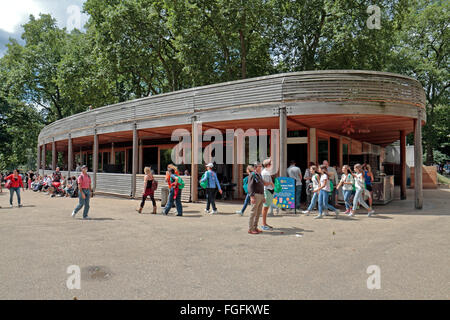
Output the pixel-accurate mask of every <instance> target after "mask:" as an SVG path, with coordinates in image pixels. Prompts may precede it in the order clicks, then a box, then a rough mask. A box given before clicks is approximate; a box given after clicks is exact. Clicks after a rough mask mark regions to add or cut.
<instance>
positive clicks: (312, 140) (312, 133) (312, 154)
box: [308, 128, 317, 165]
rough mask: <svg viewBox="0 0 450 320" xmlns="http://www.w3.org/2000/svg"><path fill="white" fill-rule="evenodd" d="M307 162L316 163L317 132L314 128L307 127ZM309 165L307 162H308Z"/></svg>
mask: <svg viewBox="0 0 450 320" xmlns="http://www.w3.org/2000/svg"><path fill="white" fill-rule="evenodd" d="M308 143H309V162H314V163H317V158H316V154H317V132H316V128H310V129H309V141H308ZM308 165H309V163H308Z"/></svg>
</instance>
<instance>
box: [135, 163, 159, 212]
mask: <svg viewBox="0 0 450 320" xmlns="http://www.w3.org/2000/svg"><path fill="white" fill-rule="evenodd" d="M144 173H145V177H144V190H143V192H142V202H141V206H140V207H139V208H138V209H137V210H136V211H137V212H139V213H142V209H144V205H145V200H147V197H148V196H150V199H151V200H152V204H153V212H152V213H153V214H156V201H155V190H156V188H157V186H158V182H157V181H156V180H155V179H154V178H153V174H152V171H151V170H150V168H149V167H145V168H144Z"/></svg>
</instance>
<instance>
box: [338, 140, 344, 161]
mask: <svg viewBox="0 0 450 320" xmlns="http://www.w3.org/2000/svg"><path fill="white" fill-rule="evenodd" d="M343 165H344V146H343V139H342V137H341V136H339V167H340V168H342V166H343Z"/></svg>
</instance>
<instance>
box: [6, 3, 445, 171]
mask: <svg viewBox="0 0 450 320" xmlns="http://www.w3.org/2000/svg"><path fill="white" fill-rule="evenodd" d="M373 4H376V5H378V6H379V7H380V9H381V21H380V22H381V28H379V29H370V28H368V27H367V20H368V18H369V16H370V15H371V14H372V12H368V7H369V6H370V5H373ZM84 11H85V12H86V13H87V14H88V15H89V17H90V18H89V21H88V23H87V24H86V26H85V31H84V32H81V31H79V30H74V31H72V32H70V33H69V32H67V31H66V30H65V29H60V28H58V27H57V24H56V21H55V20H54V19H53V18H52V17H51V16H50V15H40V16H39V17H38V18H35V17H33V16H31V17H30V20H29V21H28V22H27V23H26V24H25V25H24V32H23V34H22V38H23V40H24V41H25V44H24V45H21V44H19V43H18V42H17V41H15V40H13V39H11V41H10V42H9V44H8V50H7V52H6V54H5V56H3V57H2V58H1V59H0V138H1V142H2V143H1V145H0V167H1V166H3V167H4V166H5V165H12V164H15V165H18V164H21V163H26V162H27V161H28V159H27V156H29V157H30V159H31V157H35V154H36V152H34V151H33V150H32V149H33V148H35V145H36V140H37V134H38V132H39V129H40V128H41V127H42V125H45V124H48V123H51V122H53V121H55V120H57V119H61V118H63V117H66V116H69V115H72V114H74V113H78V112H81V111H84V110H86V109H87V108H88V107H89V106H93V107H94V108H95V107H100V106H104V105H108V104H113V103H117V102H120V101H125V100H129V99H134V98H140V97H145V96H148V95H154V94H159V93H164V92H170V91H174V90H180V89H184V88H190V87H194V86H200V85H206V84H212V83H218V82H223V81H231V80H237V79H244V78H248V77H256V76H263V75H268V74H275V73H280V72H290V71H302V70H321V69H366V70H379V71H391V72H397V73H401V74H405V75H410V76H413V77H415V78H417V79H419V81H421V83H422V85H423V87H424V88H425V91H426V95H427V104H428V106H427V125H426V127H425V128H424V141H425V150H426V152H427V162H432V161H433V154H437V153H436V152H440V153H443V154H447V155H448V154H449V153H450V151H449V148H450V147H449V134H450V131H449V120H448V114H449V103H448V87H449V84H448V80H449V74H448V70H449V68H448V43H449V36H448V30H449V28H448V27H449V26H448V23H449V21H450V17H449V2H448V1H439V0H431V1H430V0H377V1H375V2H374V1H372V0H296V1H292V0H179V1H175V0H108V1H104V0H87V1H86V2H85V3H84ZM11 115H14V116H11ZM25 123H32V124H35V125H34V126H33V129H32V130H30V131H26V130H28V129H26V130H24V128H28V127H29V126H27V125H26V124H25ZM16 149H18V151H17V150H16ZM25 150H28V151H25ZM31 151H32V152H31ZM5 155H6V156H5Z"/></svg>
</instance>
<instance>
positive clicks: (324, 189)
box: [314, 165, 339, 219]
mask: <svg viewBox="0 0 450 320" xmlns="http://www.w3.org/2000/svg"><path fill="white" fill-rule="evenodd" d="M319 173H320V174H321V176H320V187H319V188H318V189H319V215H318V216H316V217H315V218H314V219H322V218H323V216H324V215H328V214H327V213H324V210H325V211H327V210H331V211H334V212H335V213H336V219H337V218H338V216H339V210H338V209H336V208H335V207H333V206H332V205H331V204H329V203H328V196H329V193H330V190H331V188H330V179H329V177H328V170H327V166H326V165H321V166H320V167H319Z"/></svg>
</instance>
